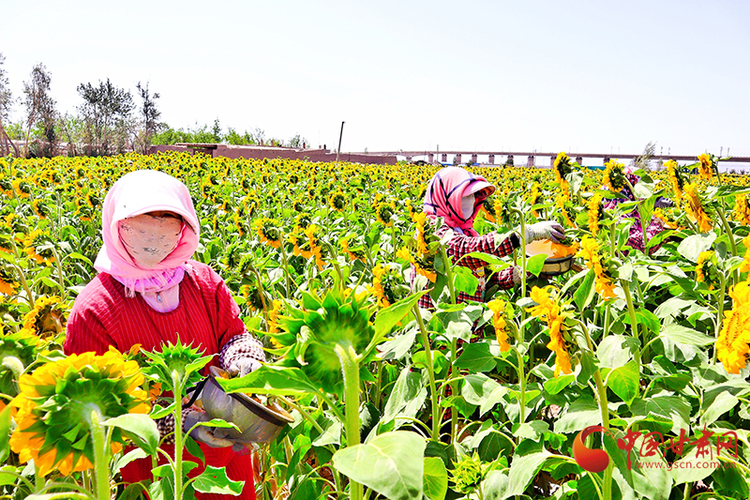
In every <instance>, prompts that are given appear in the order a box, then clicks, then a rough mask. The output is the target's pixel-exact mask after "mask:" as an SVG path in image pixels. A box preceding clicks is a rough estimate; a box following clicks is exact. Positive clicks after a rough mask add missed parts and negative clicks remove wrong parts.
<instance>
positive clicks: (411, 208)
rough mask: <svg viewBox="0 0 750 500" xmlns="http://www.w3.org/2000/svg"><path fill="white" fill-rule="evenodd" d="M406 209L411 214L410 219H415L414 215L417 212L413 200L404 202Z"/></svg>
mask: <svg viewBox="0 0 750 500" xmlns="http://www.w3.org/2000/svg"><path fill="white" fill-rule="evenodd" d="M404 207H406V211H407V212H408V214H409V217H414V214H416V213H417V211H416V210H415V209H414V206H413V205H412V203H411V200H409V199H406V200H404Z"/></svg>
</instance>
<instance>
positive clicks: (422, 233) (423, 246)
mask: <svg viewBox="0 0 750 500" xmlns="http://www.w3.org/2000/svg"><path fill="white" fill-rule="evenodd" d="M412 221H413V222H414V225H416V226H417V237H416V240H417V250H419V252H420V253H421V254H422V255H428V254H429V253H430V250H429V248H428V245H427V239H428V238H429V235H428V233H427V229H429V228H430V227H431V226H429V227H427V226H426V224H427V214H426V213H424V212H419V213H417V214H414V216H413V217H412Z"/></svg>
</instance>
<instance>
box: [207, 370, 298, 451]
mask: <svg viewBox="0 0 750 500" xmlns="http://www.w3.org/2000/svg"><path fill="white" fill-rule="evenodd" d="M223 373H224V372H223V370H221V369H220V368H217V367H215V366H212V367H210V369H209V376H208V380H207V381H206V385H205V386H204V387H203V395H202V399H203V409H204V410H206V413H208V416H209V417H211V418H220V419H223V420H226V421H227V422H231V423H233V424H235V425H236V426H237V427H239V428H240V431H241V432H237V431H236V430H234V429H216V430H215V431H214V434H215V435H216V436H217V437H226V438H227V439H233V440H235V441H238V442H241V443H261V444H263V443H268V442H270V441H273V440H274V439H275V438H276V436H278V435H279V433H280V432H281V429H283V428H284V426H285V425H287V424H290V423H292V422H293V421H294V419H293V418H292V416H291V415H290V414H289V413H287V412H286V410H284V409H283V408H282V407H280V406H279V405H277V404H273V405H272V406H265V405H262V404H261V403H259V402H258V401H255V400H254V399H252V398H251V397H250V396H248V395H247V394H243V393H241V392H232V393H227V392H224V389H222V388H221V386H220V385H219V383H218V382H217V381H216V377H221V375H222V374H223Z"/></svg>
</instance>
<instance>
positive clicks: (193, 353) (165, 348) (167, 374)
mask: <svg viewBox="0 0 750 500" xmlns="http://www.w3.org/2000/svg"><path fill="white" fill-rule="evenodd" d="M203 353H204V351H203V350H198V348H194V347H193V345H192V344H187V345H185V344H183V343H182V341H181V340H180V338H179V336H178V337H177V343H175V344H172V342H167V343H166V344H163V345H162V346H161V351H158V350H154V351H151V352H146V353H145V355H146V356H147V357H148V358H149V360H151V363H150V365H149V366H148V367H147V368H146V369H145V370H144V374H145V375H146V376H148V377H149V378H150V379H152V380H154V381H156V382H161V383H162V384H163V385H164V386H165V388H166V389H165V390H168V391H172V392H175V388H174V387H173V384H172V381H173V374H174V375H175V378H176V379H177V380H179V381H182V383H183V384H184V387H192V386H194V385H195V384H197V383H198V382H200V381H201V379H202V378H203V377H202V376H201V374H200V373H199V371H200V370H201V369H202V368H203V367H204V366H206V365H207V364H208V362H209V361H211V357H210V356H204V355H203Z"/></svg>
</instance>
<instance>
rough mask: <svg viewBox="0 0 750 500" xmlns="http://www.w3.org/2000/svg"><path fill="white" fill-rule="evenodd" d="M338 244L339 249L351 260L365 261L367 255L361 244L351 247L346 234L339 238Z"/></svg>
mask: <svg viewBox="0 0 750 500" xmlns="http://www.w3.org/2000/svg"><path fill="white" fill-rule="evenodd" d="M339 245H341V250H343V251H344V253H345V254H347V255H348V256H349V258H350V259H351V260H353V261H354V260H359V261H361V262H365V258H366V257H367V255H366V254H365V251H364V250H363V247H362V245H357V246H356V247H354V248H352V247H351V246H349V237H348V236H347V237H344V238H341V239H340V240H339Z"/></svg>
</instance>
